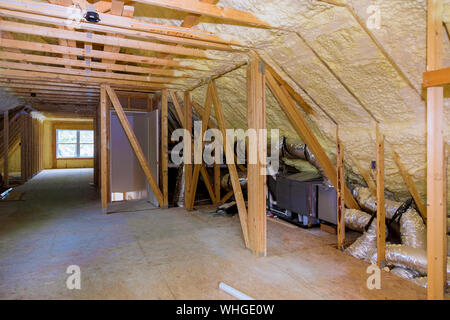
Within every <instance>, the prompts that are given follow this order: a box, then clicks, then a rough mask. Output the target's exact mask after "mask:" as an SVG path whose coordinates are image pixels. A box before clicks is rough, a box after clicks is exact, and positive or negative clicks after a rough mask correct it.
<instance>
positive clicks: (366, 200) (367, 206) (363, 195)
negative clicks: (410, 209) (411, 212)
mask: <svg viewBox="0 0 450 320" xmlns="http://www.w3.org/2000/svg"><path fill="white" fill-rule="evenodd" d="M352 193H353V196H354V197H355V199H356V201H358V203H359V205H360V206H361V208H362V209H364V210H366V211H368V212H370V213H375V212H376V211H377V197H376V196H374V195H373V194H372V192H370V190H369V188H366V187H359V186H358V187H355V188H354V189H353V191H352ZM401 205H402V203H401V202H398V201H393V200H390V199H386V200H385V208H386V218H388V219H392V217H393V216H394V214H395V212H396V211H397V209H398V208H399V207H400V206H401Z"/></svg>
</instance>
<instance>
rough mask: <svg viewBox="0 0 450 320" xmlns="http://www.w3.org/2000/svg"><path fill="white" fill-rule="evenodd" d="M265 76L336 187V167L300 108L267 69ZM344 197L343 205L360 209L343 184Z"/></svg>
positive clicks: (287, 114)
mask: <svg viewBox="0 0 450 320" xmlns="http://www.w3.org/2000/svg"><path fill="white" fill-rule="evenodd" d="M266 78H267V84H268V86H269V89H270V91H271V92H272V94H273V95H274V96H275V98H276V99H277V101H278V104H279V105H280V107H281V109H282V110H283V111H284V113H285V114H286V116H287V118H288V119H289V121H290V122H291V124H292V126H293V128H294V129H295V131H296V132H297V134H298V135H299V136H300V137H301V138H302V140H303V141H304V142H305V143H306V144H307V145H308V147H309V148H310V149H311V151H312V152H313V154H314V155H315V156H316V157H317V160H318V161H319V163H320V165H321V167H322V168H323V170H324V172H325V174H326V176H327V177H328V179H330V181H331V183H332V184H333V186H334V187H335V188H337V180H336V178H337V173H336V168H335V167H334V165H333V164H332V163H331V161H330V159H329V158H328V156H327V154H326V153H325V151H324V150H323V148H322V146H321V145H320V143H319V141H318V140H317V138H316V137H315V135H314V133H313V132H312V130H311V128H310V127H309V125H308V123H307V122H306V120H305V119H304V117H303V115H302V114H301V112H300V110H299V109H298V108H297V106H296V105H295V103H294V101H293V100H292V99H291V97H290V96H289V94H288V92H287V91H286V89H285V88H283V87H282V86H280V84H279V83H278V82H277V81H276V80H275V77H274V76H273V75H272V74H271V72H270V71H269V70H268V72H267V73H266ZM344 197H345V205H346V206H347V207H349V208H352V209H360V207H359V205H358V203H357V202H356V200H355V198H353V195H352V193H351V192H350V190H349V189H348V187H347V186H345V192H344Z"/></svg>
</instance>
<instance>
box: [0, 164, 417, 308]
mask: <svg viewBox="0 0 450 320" xmlns="http://www.w3.org/2000/svg"><path fill="white" fill-rule="evenodd" d="M91 182H92V170H89V169H64V170H48V171H43V172H41V173H40V174H39V175H37V176H36V177H35V178H33V179H32V180H30V181H29V182H27V183H26V184H24V185H22V186H20V187H19V188H18V191H20V192H24V194H25V197H24V201H19V202H8V203H0V298H1V299H38V298H42V299H231V298H232V297H230V296H229V295H227V294H226V293H224V292H222V291H220V290H219V289H218V284H219V282H220V281H223V282H225V283H227V284H228V285H231V286H233V287H235V288H237V289H239V290H241V291H243V292H244V293H246V294H247V295H249V296H252V297H254V298H255V299H346V300H347V299H424V298H425V297H426V290H425V289H423V288H421V287H419V286H416V285H414V284H413V283H410V282H408V281H406V280H403V279H400V278H398V277H396V276H395V275H391V274H388V273H384V272H383V273H382V284H381V286H382V288H381V290H372V291H371V290H368V289H367V288H366V280H367V277H368V274H366V268H367V266H368V265H367V264H366V263H364V262H362V261H359V260H356V259H354V258H352V257H350V256H347V255H345V254H343V253H341V252H339V251H337V250H336V249H334V242H335V236H333V235H330V234H327V233H324V232H322V231H320V230H317V229H315V230H311V231H309V230H303V229H300V228H291V227H288V226H285V225H283V224H281V223H275V222H272V221H270V220H269V222H268V225H267V229H268V257H266V258H256V257H254V256H252V255H251V254H250V252H249V251H248V250H246V249H245V248H244V247H243V241H242V237H241V233H240V232H241V231H240V226H239V219H238V217H237V216H235V217H223V216H212V215H208V214H205V213H201V212H198V211H194V212H191V213H189V212H187V211H185V210H184V209H183V208H174V209H166V210H161V209H153V210H139V211H135V212H122V213H114V214H110V215H104V214H101V213H100V201H99V199H98V194H97V192H96V190H95V189H94V188H93V187H92V186H90V185H89V184H90V183H91ZM69 265H78V266H80V268H81V290H68V289H67V288H66V279H67V277H68V274H66V269H67V267H68V266H69Z"/></svg>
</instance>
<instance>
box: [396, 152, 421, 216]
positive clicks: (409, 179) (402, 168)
mask: <svg viewBox="0 0 450 320" xmlns="http://www.w3.org/2000/svg"><path fill="white" fill-rule="evenodd" d="M391 149H392V155H393V157H394V162H395V164H396V165H397V168H398V171H399V172H400V175H401V176H402V178H403V181H404V182H405V184H406V187H407V188H408V191H409V193H411V195H412V197H413V199H414V202H415V203H416V206H417V209H418V210H419V212H420V214H421V215H422V218H423V219H424V220H425V221H426V219H427V206H426V205H425V203H424V202H423V200H422V197H421V196H420V193H419V190H417V187H416V184H415V183H414V181H413V179H412V177H411V176H410V175H409V173H408V170H407V169H406V167H405V166H404V164H403V163H402V160H401V159H400V156H399V155H398V153H397V152H395V151H394V150H393V148H392V147H391Z"/></svg>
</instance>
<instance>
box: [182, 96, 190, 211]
mask: <svg viewBox="0 0 450 320" xmlns="http://www.w3.org/2000/svg"><path fill="white" fill-rule="evenodd" d="M184 129H185V133H186V134H187V136H184V137H183V143H184V149H183V156H184V207H185V208H186V209H189V206H190V201H191V200H190V199H191V188H192V106H191V97H190V94H189V92H188V91H186V92H185V93H184Z"/></svg>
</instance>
